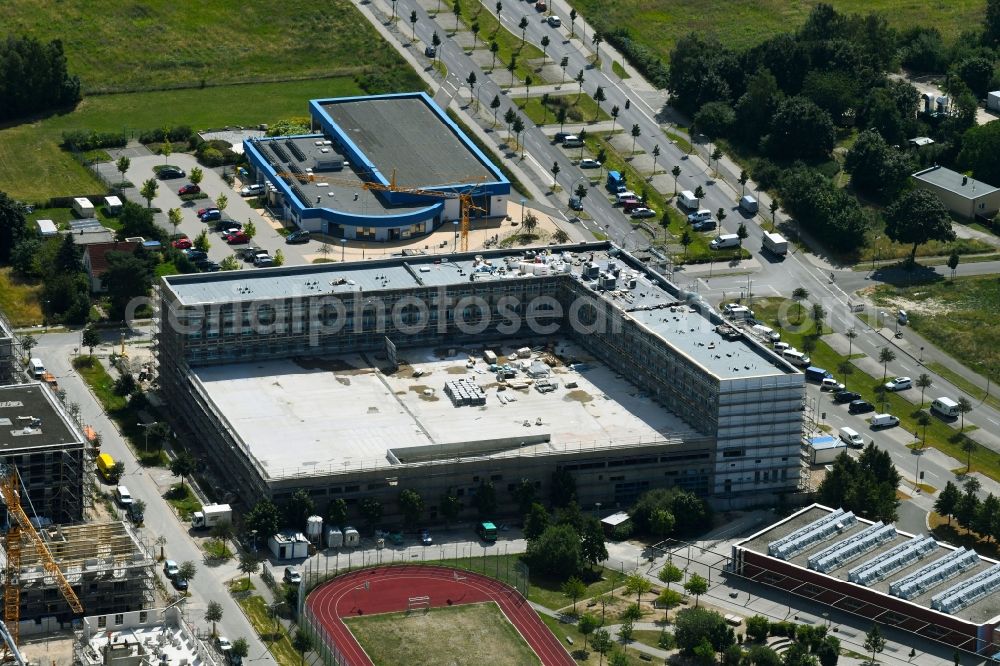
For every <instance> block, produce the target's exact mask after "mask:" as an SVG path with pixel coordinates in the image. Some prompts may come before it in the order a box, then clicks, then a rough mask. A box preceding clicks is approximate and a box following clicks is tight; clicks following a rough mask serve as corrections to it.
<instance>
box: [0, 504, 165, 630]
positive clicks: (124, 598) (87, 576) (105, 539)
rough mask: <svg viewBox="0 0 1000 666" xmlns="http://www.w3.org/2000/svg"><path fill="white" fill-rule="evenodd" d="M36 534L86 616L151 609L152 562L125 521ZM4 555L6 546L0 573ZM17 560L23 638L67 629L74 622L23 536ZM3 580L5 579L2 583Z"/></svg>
mask: <svg viewBox="0 0 1000 666" xmlns="http://www.w3.org/2000/svg"><path fill="white" fill-rule="evenodd" d="M38 533H39V535H40V536H41V538H42V540H43V541H44V543H45V546H46V547H47V548H48V550H49V552H50V553H51V554H52V557H53V559H54V561H55V562H57V563H58V565H59V569H60V570H61V571H62V572H63V575H65V577H66V580H67V582H68V583H69V585H70V587H72V588H73V591H74V592H75V593H76V595H77V597H78V598H79V599H80V603H81V604H82V605H83V609H84V612H85V613H87V614H88V615H99V614H102V613H123V612H126V611H132V610H140V609H143V608H151V607H152V606H153V604H154V602H155V582H154V576H155V571H154V568H155V565H156V560H155V559H154V557H153V555H152V551H151V549H150V548H149V546H148V544H144V543H142V541H141V540H140V538H139V536H138V535H137V534H136V533H135V531H134V530H133V528H132V527H131V526H130V525H128V524H126V523H124V522H106V523H89V524H81V525H50V526H48V527H45V528H42V529H40V530H38ZM8 557H9V553H8V550H7V548H6V547H4V548H3V549H2V550H0V564H2V567H0V571H6V569H7V564H8ZM19 557H20V562H21V563H20V566H19V567H18V571H19V573H18V587H19V589H20V618H21V623H20V633H21V635H30V634H36V633H45V632H49V631H54V630H58V629H60V628H66V627H69V626H70V624H71V623H72V621H73V620H75V619H76V620H78V619H79V618H76V617H75V614H74V613H73V611H72V610H71V608H70V606H69V604H68V603H67V602H66V600H65V599H64V598H63V596H62V594H61V592H60V589H59V587H58V585H57V584H56V582H55V580H54V579H53V578H52V576H51V575H50V574H48V573H47V572H45V570H44V569H43V560H42V559H41V557H40V556H39V554H38V552H37V550H36V549H35V548H34V547H33V546H32V544H31V543H30V541H29V540H27V539H26V538H24V539H23V543H22V544H21V548H20V556H19ZM6 582H7V581H6V580H4V581H3V583H4V584H5V585H6Z"/></svg>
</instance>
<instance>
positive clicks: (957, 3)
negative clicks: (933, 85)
mask: <svg viewBox="0 0 1000 666" xmlns="http://www.w3.org/2000/svg"><path fill="white" fill-rule="evenodd" d="M572 4H573V6H574V7H576V9H577V11H579V12H580V14H581V15H583V16H584V17H585V18H586V19H587V20H588V21H589V22H590V23H591V24H592V25H594V27H595V28H597V29H599V30H601V31H602V32H608V31H609V30H612V29H615V28H622V27H624V28H628V29H629V30H630V32H631V33H632V35H633V37H634V38H635V39H636V40H638V41H639V42H641V43H642V44H644V45H645V46H646V47H648V48H650V49H651V50H652V51H653V52H654V53H657V54H658V55H659V56H660V57H661V58H662V59H663V60H664V61H668V60H669V59H670V52H671V51H672V50H673V48H674V45H675V44H676V42H677V40H678V39H680V38H681V37H683V36H684V35H686V34H688V33H689V32H700V33H707V34H712V35H715V36H716V37H718V39H719V40H720V41H721V42H722V43H723V44H725V45H727V46H729V47H731V48H736V49H742V48H746V47H748V46H753V45H755V44H759V43H760V42H762V41H764V40H766V39H768V38H770V37H772V36H774V35H776V34H779V33H782V32H788V31H792V30H796V29H798V27H799V26H801V25H802V24H803V23H804V22H805V20H806V18H807V17H808V15H809V12H810V10H811V9H812V7H813V5H814V4H815V3H814V2H787V1H786V0H756V1H755V2H747V1H746V0H739V1H738V2H735V1H730V2H710V3H706V2H699V1H698V0H620V1H619V2H613V3H608V2H603V1H602V0H573V2H572ZM830 4H831V5H833V6H834V8H835V9H837V11H840V12H846V13H862V14H867V13H869V12H878V13H880V14H882V15H884V16H885V17H886V19H887V20H888V21H889V25H891V26H893V27H896V28H899V29H906V28H911V27H914V26H918V25H919V26H925V27H931V26H933V27H935V28H937V29H938V30H940V31H941V33H942V34H943V35H944V36H945V38H946V39H953V38H955V37H957V36H958V35H959V33H961V31H962V30H965V29H966V28H967V26H969V25H979V24H981V23H982V22H983V16H984V6H985V5H984V3H983V2H981V0H953V1H951V2H933V3H924V2H919V1H918V0H830Z"/></svg>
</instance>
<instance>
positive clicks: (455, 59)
mask: <svg viewBox="0 0 1000 666" xmlns="http://www.w3.org/2000/svg"><path fill="white" fill-rule="evenodd" d="M559 4H561V3H556V13H557V14H558V15H560V17H561V18H562V20H563V24H564V25H563V27H561V28H551V27H550V26H549V25H548V24H547V23H546V22H545V15H543V14H541V13H539V12H536V11H535V9H534V5H532V4H531V3H526V2H519V1H516V0H508V1H507V2H505V3H504V6H503V11H502V12H501V17H500V21H501V23H502V24H503V25H504V27H506V28H507V29H508V30H510V31H511V32H512V33H513V34H514V35H515V36H517V37H520V34H521V30H520V28H519V27H518V25H519V24H520V22H521V18H522V17H525V18H527V19H528V27H527V29H526V31H525V33H526V37H527V41H528V42H531V43H533V44H535V45H536V46H539V45H540V42H541V37H542V36H543V35H548V36H549V39H550V41H551V44H550V46H549V47H548V49H547V52H548V55H549V57H550V58H553V59H555V60H556V62H558V60H559V59H560V58H561V57H562V56H564V55H565V56H566V57H568V58H569V66H568V67H567V74H569V75H570V76H573V75H575V72H579V71H581V70H582V71H583V72H584V84H583V92H584V94H587V95H593V93H594V91H595V90H596V89H597V87H598V86H601V87H603V88H604V92H605V95H606V101H605V102H604V104H603V106H604V108H610V107H611V106H612V105H616V106H618V107H619V109H620V115H619V118H618V125H619V126H622V127H630V126H632V125H633V124H638V125H639V127H640V131H641V134H640V136H639V137H638V138H637V140H636V148H637V150H642V151H645V152H646V153H651V152H652V149H653V146H654V145H658V146H659V147H660V150H661V157H660V159H659V162H658V163H659V164H661V165H663V166H664V168H665V169H669V168H672V165H674V164H677V165H681V169H682V173H681V176H680V178H679V179H678V187H679V189H691V190H694V189H695V188H696V187H697V186H699V185H700V186H702V188H703V189H704V190H705V197H704V198H703V203H702V206H703V207H704V208H708V209H709V210H717V209H718V208H723V209H725V210H727V211H734V210H736V209H737V201H738V199H739V196H738V195H739V192H738V191H736V190H734V189H733V188H732V187H730V186H729V184H728V183H726V182H725V181H723V180H718V181H714V179H712V178H711V177H710V171H709V169H708V167H707V166H706V165H705V163H704V162H703V161H702V159H701V158H700V157H698V156H696V155H693V156H690V157H689V156H687V155H685V154H684V153H683V151H681V150H680V148H678V147H677V146H676V145H675V144H673V143H671V142H670V141H669V140H668V139H667V137H666V136H665V135H664V133H663V129H662V127H661V126H660V125H659V123H657V121H656V120H655V118H654V115H655V114H656V113H657V110H655V109H651V108H649V107H648V106H647V105H646V104H645V103H644V102H643V101H642V95H640V94H638V93H637V92H636V91H635V90H633V88H632V85H633V84H636V85H639V86H642V87H643V88H644V89H647V90H648V89H651V88H652V86H650V85H649V84H648V83H646V82H643V81H639V80H638V78H637V77H636V76H633V78H630V79H629V80H628V81H622V80H620V79H619V78H618V77H617V76H615V75H614V74H610V73H607V72H605V71H603V70H600V69H597V68H592V60H591V57H592V52H590V51H588V50H587V48H586V46H585V45H584V44H583V43H582V42H581V41H580V39H579V38H580V35H581V32H582V31H581V30H580V25H581V20H580V19H578V21H577V39H575V40H570V39H569V29H568V23H569V17H568V10H565V11H563V10H562V9H561V8H559ZM375 5H376V6H377V7H378V9H379V11H381V12H383V14H384V17H385V18H388V17H389V16H390V15H391V9H390V7H389V3H388V2H387V1H386V0H376V3H375ZM413 11H415V12H416V13H417V17H418V21H417V23H416V26H415V32H416V36H417V39H418V40H419V41H420V42H422V43H423V44H430V43H431V39H432V35H433V33H434V32H435V31H436V32H437V33H438V36H439V38H441V40H442V44H441V47H440V48H439V49H438V53H439V58H440V60H441V61H442V62H443V63H444V64H445V66H446V67H447V68H448V72H449V80H452V81H457V82H458V84H457V86H456V87H459V88H460V87H461V85H462V82H464V81H466V80H467V79H468V75H469V74H470V73H473V72H474V73H475V74H476V79H477V88H478V89H479V100H480V101H481V102H483V103H485V104H488V102H489V100H491V99H492V98H493V96H494V95H499V96H500V99H501V100H505V103H504V105H503V106H502V107H501V111H500V113H501V115H502V114H503V112H504V110H505V109H506V108H514V109H515V111H517V108H516V106H515V105H514V104H513V100H511V99H510V98H509V96H508V95H507V92H506V89H504V88H502V87H501V86H500V85H499V84H498V83H497V81H495V80H494V79H493V77H492V76H491V75H490V74H488V73H487V72H485V71H484V70H482V69H480V68H479V67H478V66H477V65H476V64H475V62H474V61H473V60H472V59H471V58H470V57H469V56H467V55H466V51H465V49H464V48H462V47H461V46H460V45H459V44H458V43H456V42H455V41H454V40H451V39H449V38H448V35H449V34H451V32H452V29H453V28H454V26H455V24H454V14H451V13H449V12H447V11H445V10H444V9H443V10H442V14H441V17H442V22H436V21H435V19H434V18H432V17H431V16H430V15H429V14H428V13H427V12H426V11H425V10H424V9H423V8H422V7H421V6H420V4H419V3H418V2H416V0H400V1H399V2H397V4H396V13H397V15H398V16H409V14H410V13H411V12H413ZM482 11H484V12H486V11H490V12H491V13H492V12H493V8H492V7H491V6H489V5H488V3H483V7H482ZM365 15H366V16H368V17H369V18H370V19H372V20H374V18H373V15H372V14H369V13H365ZM493 15H494V16H495V13H493ZM409 28H410V26H409V25H405V26H402V25H401V26H400V28H399V32H398V33H395V34H396V35H397V37H398V39H399V41H397V42H395V43H394V45H395V46H396V48H397V49H398V50H400V51H401V52H402V51H405V50H406V47H405V46H404V44H408V43H409V42H410V30H409ZM461 29H462V30H463V31H464V30H465V29H466V28H465V27H464V26H462V28H461ZM586 30H587V35H591V34H592V30H591V29H590V28H589V27H588V28H587V29H586ZM587 44H589V37H588V42H587ZM600 48H601V53H602V54H604V55H602V59H605V60H606V59H607V55H608V54H610V53H611V52H612V51H611V49H610V47H608V46H607V45H606V44H602V45H601V47H600ZM497 67H498V68H499V69H498V70H497V75H498V76H501V77H502V76H503V75H506V74H507V72H506V69H505V68H504V67H503V65H502V64H501V63H499V62H498V63H497ZM576 87H577V86H576V85H575V84H570V83H567V85H566V86H565V89H566V91H567V93H572V92H575V90H574V89H575V88H576ZM467 90H468V88H467V86H466V92H467ZM473 97H474V95H473ZM626 100H630V101H631V104H630V105H629V108H628V109H625V103H626ZM518 114H519V115H520V117H521V118H522V120H523V122H524V124H525V127H526V129H525V131H524V132H523V133H522V135H521V140H522V142H523V143H524V148H525V155H526V159H527V160H528V161H529V162H530V163H531V164H533V165H534V166H535V167H536V169H537V172H538V176H539V178H540V180H541V182H543V183H551V174H549V173H548V172H549V169H550V168H551V165H552V164H553V163H556V164H558V165H559V167H560V174H559V175H560V178H559V181H560V183H561V184H562V185H563V188H564V190H568V191H572V189H574V187H575V184H576V183H577V182H579V181H580V179H581V178H584V177H585V173H584V172H583V171H581V170H580V169H579V168H578V167H577V166H576V165H575V164H574V163H573V161H574V160H572V159H570V158H568V157H567V156H566V155H565V154H564V153H563V151H562V150H561V149H560V148H559V147H558V146H555V145H553V144H552V143H551V141H550V139H549V138H548V137H547V136H546V135H545V133H544V132H542V130H541V129H539V128H538V127H536V126H535V125H534V123H533V122H532V121H531V120H530V119H528V118H527V117H526V116H525V115H524V114H522V113H520V111H518ZM480 124H481V125H488V124H489V123H488V122H487V123H480ZM501 129H502V128H501ZM511 152H512V151H511ZM710 181H712V182H710ZM751 188H753V184H752V183H750V184H749V185H748V190H749V189H751ZM759 198H760V199H761V201H760V206H761V210H762V211H766V210H767V205H768V204H769V203H770V199H769V198H768V197H767V196H766V194H764V195H762V196H760V197H759ZM549 199H550V202H551V203H552V205H554V206H556V207H562V206H563V202H562V201H561V200H560V199H559V198H558V197H557V196H555V195H549ZM584 206H585V207H586V210H587V212H588V213H590V214H591V215H592V216H593V218H594V223H595V224H594V226H596V228H598V229H606V231H607V233H608V235H609V236H610V237H611V239H612V240H615V241H616V242H621V240H622V239H624V238H626V237H627V236H628V235H629V234H630V233H631V232H632V231H633V228H632V225H631V223H630V221H629V220H628V218H626V217H625V216H624V215H623V214H622V213H621V211H620V210H618V209H617V208H614V207H613V206H612V205H611V204H610V203H609V201H608V199H607V197H606V195H605V191H604V189H603V184H601V185H599V186H597V187H594V188H592V189H591V191H590V194H589V195H588V196H587V198H586V199H585V201H584ZM743 219H744V218H743V217H742V216H741V215H738V214H731V215H729V217H728V218H727V220H726V223H724V224H723V225H722V226H728V227H731V229H727V231H733V230H734V229H735V226H736V225H738V224H739V222H740V221H742V220H743ZM761 219H762V218H760V217H757V218H754V219H753V220H748V222H747V231H748V232H749V237H748V238H747V240H746V241H745V242H744V247H746V248H747V249H749V250H751V251H752V252H754V254H755V256H756V257H758V258H759V260H760V261H759V268H756V269H755V270H756V275H754V279H753V283H754V290H755V291H758V292H759V291H760V290H761V289H765V288H768V287H769V288H771V289H772V290H773V291H774V292H775V293H778V294H784V295H789V294H791V292H792V290H793V289H795V288H796V287H800V286H801V287H805V288H806V289H807V290H808V291H809V293H810V294H811V299H810V300H813V301H816V300H819V301H822V302H824V304H826V309H827V311H829V312H830V313H831V315H830V322H831V324H832V326H833V328H834V330H835V331H839V332H843V331H845V330H847V329H848V328H852V327H853V328H856V329H857V331H858V333H859V337H858V339H857V340H855V347H857V348H858V351H862V352H864V353H866V354H868V355H870V356H873V357H876V358H877V356H878V352H879V350H880V349H881V348H883V347H885V346H886V345H887V344H888V343H887V341H886V340H885V339H884V338H883V337H882V336H880V335H878V334H877V333H876V332H875V331H873V330H871V329H869V328H868V327H867V326H865V325H864V323H863V322H861V321H860V320H858V319H857V318H856V317H855V316H854V315H853V314H851V313H850V312H848V310H847V307H846V306H847V303H848V301H849V300H850V297H849V292H848V291H845V290H844V289H842V288H841V287H840V286H839V285H838V284H837V283H831V282H830V280H829V277H828V276H829V271H830V269H829V267H828V266H826V265H824V264H823V262H822V261H821V260H817V259H816V258H814V257H807V256H805V255H804V254H801V253H794V254H791V255H790V256H788V257H787V258H786V259H785V260H784V261H781V262H772V261H770V260H769V259H767V258H766V257H763V256H761V254H760V252H759V248H760V242H761V238H762V235H763V229H762V228H761V226H760V222H761ZM777 219H778V220H779V222H780V221H785V220H787V219H788V218H787V216H785V215H784V214H783V213H781V212H780V211H779V213H778V215H777ZM720 231H721V229H720ZM694 274H695V275H698V274H699V273H698V272H697V271H695V272H694ZM840 274H843V272H841V273H840ZM673 278H674V281H675V283H677V284H679V285H685V284H686V283H690V285H689V286H691V287H695V286H696V284H699V283H700V285H701V286H703V287H705V288H706V289H710V288H711V285H710V282H711V280H709V279H704V278H703V277H702V278H698V277H692V278H687V277H685V273H684V269H683V268H681V269H680V270H678V271H677V272H676V273H675V274H674V276H673ZM834 303H839V304H840V305H841V306H843V307H841V308H834V307H832V306H831V304H834ZM927 349H928V350H930V349H931V347H930V346H929V345H928V346H927ZM942 356H946V355H944V354H942ZM889 372H890V373H892V374H897V375H909V376H914V377H915V376H917V375H919V374H921V373H922V372H928V370H927V368H925V367H924V366H922V365H921V364H919V363H917V362H916V360H914V359H912V358H910V357H909V356H907V355H906V354H897V360H896V361H894V362H892V363H890V364H889ZM930 374H932V377H933V379H934V385H935V387H937V390H938V391H939V392H940V393H941V394H942V395H945V394H948V395H953V396H957V395H960V394H961V392H960V391H959V390H958V389H957V388H956V387H954V386H953V385H951V384H950V383H949V382H947V381H945V380H944V379H942V378H941V377H938V376H936V375H933V373H930ZM966 421H967V422H968V423H970V424H973V425H977V426H979V427H981V428H984V429H991V432H996V431H997V430H998V429H1000V412H997V411H996V410H994V409H992V408H991V407H989V406H988V405H982V406H978V407H977V408H976V410H974V411H973V412H972V413H970V414H968V415H967V416H966Z"/></svg>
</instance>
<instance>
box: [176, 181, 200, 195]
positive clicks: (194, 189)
mask: <svg viewBox="0 0 1000 666" xmlns="http://www.w3.org/2000/svg"><path fill="white" fill-rule="evenodd" d="M199 192H201V188H200V187H198V186H197V185H195V184H194V183H188V184H187V185H185V186H184V187H182V188H181V189H179V190H177V194H198V193H199Z"/></svg>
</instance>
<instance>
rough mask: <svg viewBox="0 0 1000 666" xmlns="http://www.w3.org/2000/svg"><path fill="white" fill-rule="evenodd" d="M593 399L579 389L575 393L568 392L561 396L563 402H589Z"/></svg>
mask: <svg viewBox="0 0 1000 666" xmlns="http://www.w3.org/2000/svg"><path fill="white" fill-rule="evenodd" d="M593 399H594V396H592V395H590V394H589V393H587V392H586V391H583V390H581V389H576V390H575V391H570V392H569V393H567V394H566V395H564V396H563V400H566V401H567V402H590V401H592V400H593Z"/></svg>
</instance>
